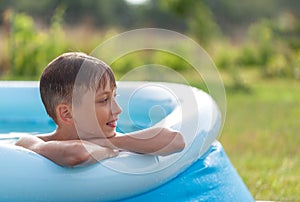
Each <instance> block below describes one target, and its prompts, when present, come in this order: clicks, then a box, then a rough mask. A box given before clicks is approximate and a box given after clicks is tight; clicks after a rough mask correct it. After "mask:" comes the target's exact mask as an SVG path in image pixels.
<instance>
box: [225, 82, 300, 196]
mask: <svg viewBox="0 0 300 202" xmlns="http://www.w3.org/2000/svg"><path fill="white" fill-rule="evenodd" d="M251 83H253V84H251V85H250V88H251V91H250V93H227V116H226V122H225V125H224V129H223V131H222V135H221V137H220V141H221V143H222V144H223V146H224V148H225V151H226V152H227V154H228V156H229V158H230V160H231V161H232V163H233V165H234V166H235V168H236V169H237V171H238V173H239V174H240V176H241V177H242V178H243V180H244V182H245V184H246V185H247V187H248V188H249V190H250V192H251V193H252V195H253V197H254V198H255V199H256V200H275V201H300V195H299V193H300V183H299V181H300V175H299V168H300V158H299V153H300V146H299V145H300V136H299V135H300V134H299V130H300V124H299V120H300V107H299V106H300V82H299V81H295V80H294V81H293V80H278V79H277V80H258V81H255V82H253V81H251Z"/></svg>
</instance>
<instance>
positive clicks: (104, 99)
mask: <svg viewBox="0 0 300 202" xmlns="http://www.w3.org/2000/svg"><path fill="white" fill-rule="evenodd" d="M108 100H109V98H102V99H99V100H98V101H97V102H99V103H106V102H108Z"/></svg>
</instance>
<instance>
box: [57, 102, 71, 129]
mask: <svg viewBox="0 0 300 202" xmlns="http://www.w3.org/2000/svg"><path fill="white" fill-rule="evenodd" d="M56 116H57V118H58V119H59V120H60V121H61V122H62V123H65V124H68V125H70V124H73V116H72V108H71V106H70V105H67V104H59V105H58V106H57V107H56Z"/></svg>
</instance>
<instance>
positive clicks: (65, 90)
mask: <svg viewBox="0 0 300 202" xmlns="http://www.w3.org/2000/svg"><path fill="white" fill-rule="evenodd" d="M108 83H109V84H110V87H111V88H115V87H116V81H115V77H114V74H113V71H112V69H111V68H110V67H109V66H108V65H107V64H105V63H104V62H102V61H101V60H99V59H97V58H95V57H92V56H88V55H86V54H84V53H80V52H71V53H64V54H62V55H60V56H58V57H57V58H55V59H54V60H53V61H51V62H50V63H49V64H48V65H47V66H46V67H45V69H44V72H43V73H42V75H41V78H40V95H41V99H42V102H43V104H44V106H45V108H46V111H47V113H48V115H49V116H50V117H51V118H52V119H53V120H54V121H55V122H56V123H57V117H56V107H57V106H58V105H59V104H62V103H63V104H74V102H75V103H76V104H78V103H80V97H81V96H80V95H83V94H84V93H85V92H86V91H87V90H94V91H97V90H98V89H99V88H100V87H102V88H103V89H104V88H105V87H106V85H107V84H108ZM74 94H76V95H77V96H75V97H76V98H75V99H74V96H73V95H74ZM78 95H79V96H78Z"/></svg>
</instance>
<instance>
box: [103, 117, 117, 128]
mask: <svg viewBox="0 0 300 202" xmlns="http://www.w3.org/2000/svg"><path fill="white" fill-rule="evenodd" d="M117 120H118V119H114V120H112V121H109V122H107V123H106V125H108V126H110V127H112V128H115V127H117Z"/></svg>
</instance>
